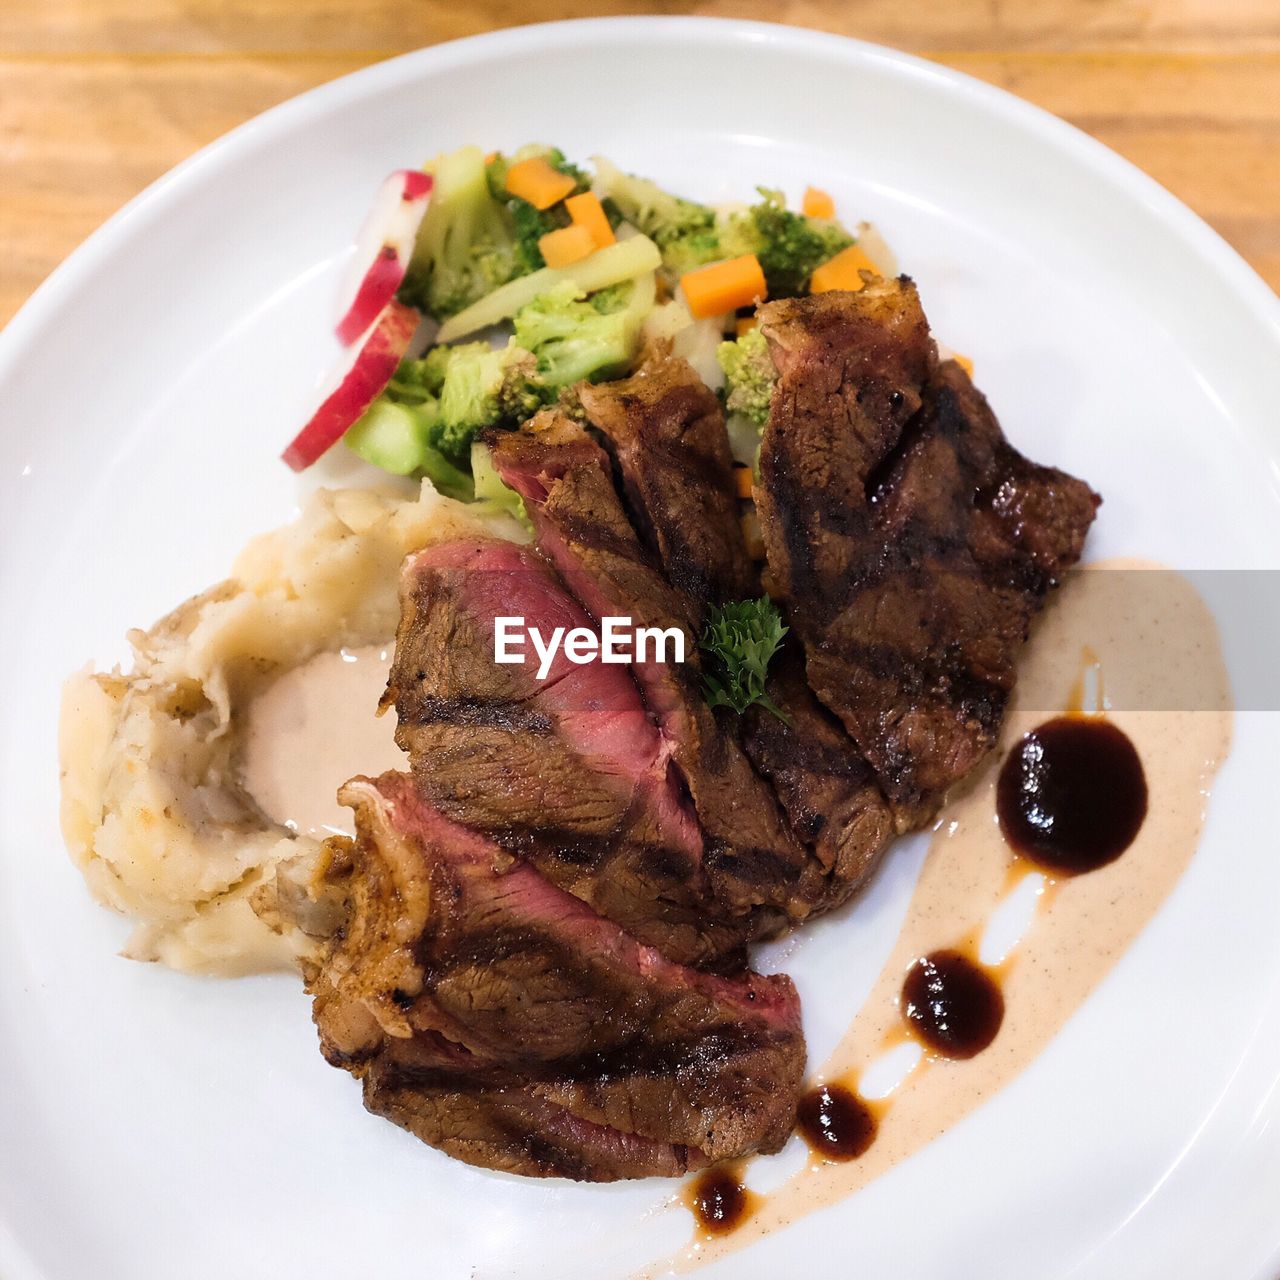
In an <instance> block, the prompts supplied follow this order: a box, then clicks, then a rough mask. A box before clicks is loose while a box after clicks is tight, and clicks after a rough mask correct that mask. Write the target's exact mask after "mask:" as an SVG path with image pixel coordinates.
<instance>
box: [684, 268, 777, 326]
mask: <svg viewBox="0 0 1280 1280" xmlns="http://www.w3.org/2000/svg"><path fill="white" fill-rule="evenodd" d="M680 287H681V288H682V289H683V290H684V297H685V301H686V302H687V303H688V304H689V310H690V311H691V312H692V313H693V315H694V317H695V318H696V319H698V320H705V319H706V318H707V317H708V316H722V315H724V313H725V312H726V311H736V310H737V309H738V308H739V307H749V306H751V305H752V304H753V303H756V302H760V301H762V300H763V299H764V297H765V296H766V291H765V283H764V271H763V269H762V268H761V266H760V260H759V259H758V258H757V257H756V255H755V254H754V253H748V254H744V255H743V256H742V257H741V258H730V259H729V260H728V261H727V262H713V263H712V264H711V265H710V266H709V267H699V268H698V270H697V271H690V272H689V274H688V275H685V276H681V277H680Z"/></svg>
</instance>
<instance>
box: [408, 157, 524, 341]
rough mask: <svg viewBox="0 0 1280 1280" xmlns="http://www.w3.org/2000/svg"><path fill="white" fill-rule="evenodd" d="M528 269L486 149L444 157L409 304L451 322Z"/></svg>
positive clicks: (421, 236)
mask: <svg viewBox="0 0 1280 1280" xmlns="http://www.w3.org/2000/svg"><path fill="white" fill-rule="evenodd" d="M523 269H524V268H523V264H522V263H521V262H520V260H519V259H518V257H517V254H516V244H515V235H514V232H513V230H512V227H511V220H510V216H509V215H508V213H507V211H506V209H505V208H504V207H503V206H502V204H501V203H500V202H499V201H497V200H495V199H494V198H493V195H492V194H491V193H490V190H489V183H488V181H487V178H486V175H485V163H484V155H483V154H482V152H481V151H480V148H479V147H462V148H460V149H459V150H457V151H454V152H451V153H450V154H448V155H444V156H441V157H440V159H439V160H438V161H437V162H436V168H435V186H434V188H433V189H432V192H431V202H430V204H428V205H427V212H426V216H425V217H424V218H423V220H422V226H421V228H420V229H419V231H418V243H417V247H416V248H415V250H414V255H413V262H412V263H411V264H410V270H409V275H408V278H407V280H406V281H405V284H404V286H403V289H402V295H403V297H404V299H405V301H407V302H410V303H412V304H413V305H415V306H418V307H421V308H422V309H423V310H425V311H427V312H429V313H430V314H431V315H433V316H436V317H437V318H440V317H445V316H451V315H454V314H456V313H457V312H459V311H461V310H462V309H463V308H464V307H468V306H470V305H471V304H472V303H473V302H476V301H478V300H479V299H480V298H482V297H484V295H485V294H486V293H490V292H492V291H493V290H494V289H496V288H497V287H498V286H499V285H502V284H506V282H507V281H508V280H510V279H512V278H513V277H515V276H517V275H520V274H522V270H523Z"/></svg>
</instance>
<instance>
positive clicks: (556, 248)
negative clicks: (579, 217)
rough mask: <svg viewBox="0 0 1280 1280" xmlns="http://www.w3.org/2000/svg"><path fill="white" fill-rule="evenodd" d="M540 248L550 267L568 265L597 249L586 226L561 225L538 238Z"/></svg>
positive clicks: (579, 260)
mask: <svg viewBox="0 0 1280 1280" xmlns="http://www.w3.org/2000/svg"><path fill="white" fill-rule="evenodd" d="M538 248H539V249H541V250H542V257H543V259H544V260H545V261H546V264H547V266H549V267H567V266H570V265H571V264H572V263H575V262H581V261H582V259H583V258H586V257H588V256H590V255H591V254H593V253H595V251H596V242H595V241H594V240H593V239H592V238H591V232H590V231H588V230H587V229H586V227H579V226H576V225H575V226H571V227H560V228H559V230H556V231H548V232H547V234H546V235H545V236H540V237H539V238H538Z"/></svg>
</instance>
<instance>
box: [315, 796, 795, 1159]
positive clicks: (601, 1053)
mask: <svg viewBox="0 0 1280 1280" xmlns="http://www.w3.org/2000/svg"><path fill="white" fill-rule="evenodd" d="M342 799H343V801H344V803H347V804H350V805H351V806H352V807H353V808H354V809H355V811H356V830H357V837H356V839H355V841H353V842H349V844H348V845H347V846H346V847H345V848H342V849H340V850H338V851H337V856H336V857H335V858H334V861H333V864H332V867H331V869H330V872H329V877H330V879H331V880H333V881H335V882H336V883H337V885H338V886H339V887H340V888H341V889H342V890H343V891H344V893H345V901H346V914H345V919H344V923H343V926H342V928H341V930H340V931H339V932H338V934H337V935H335V939H334V942H333V944H332V946H331V949H330V953H329V955H328V957H327V958H326V960H325V962H324V964H323V966H322V967H321V970H320V972H319V973H318V974H317V975H316V977H315V978H314V980H313V982H312V990H313V992H314V993H315V996H316V1001H315V1016H316V1022H317V1025H318V1027H319V1029H320V1033H321V1042H322V1046H323V1048H324V1050H325V1054H326V1056H327V1057H328V1058H329V1059H330V1061H332V1062H334V1064H335V1065H339V1066H343V1067H345V1068H347V1069H349V1070H351V1071H352V1072H353V1074H355V1075H357V1076H360V1077H361V1078H363V1079H364V1080H365V1092H366V1103H367V1105H369V1106H370V1107H371V1108H372V1109H374V1110H378V1111H381V1112H384V1113H385V1114H388V1115H389V1116H390V1117H391V1118H392V1119H394V1120H396V1121H397V1122H398V1123H402V1124H404V1125H405V1126H406V1127H408V1128H410V1129H412V1130H413V1132H415V1133H416V1134H418V1136H420V1137H422V1138H424V1139H425V1140H426V1141H429V1142H433V1143H435V1144H437V1145H441V1146H443V1147H445V1148H446V1149H448V1150H450V1151H451V1152H453V1153H454V1154H458V1155H460V1156H462V1158H464V1159H468V1160H472V1161H473V1162H475V1163H481V1164H486V1165H489V1166H491V1167H498V1168H510V1169H516V1170H518V1171H522V1172H540V1173H558V1174H562V1175H564V1176H569V1177H593V1178H611V1177H619V1176H639V1175H640V1174H643V1173H671V1172H678V1171H680V1170H681V1169H682V1168H686V1167H689V1166H690V1164H694V1165H696V1164H698V1163H701V1162H702V1161H703V1160H706V1159H712V1160H714V1159H722V1158H728V1157H731V1156H738V1155H744V1154H748V1153H750V1152H753V1151H757V1150H761V1151H772V1150H777V1149H778V1147H780V1146H781V1145H782V1143H783V1142H784V1141H785V1139H786V1136H787V1134H788V1132H789V1131H790V1127H791V1124H792V1121H793V1118H794V1111H795V1104H796V1094H797V1091H798V1088H799V1084H800V1078H801V1075H802V1072H803V1068H804V1043H803V1038H802V1036H801V1033H800V1026H799V1004H798V1001H797V998H796V994H795V989H794V988H793V987H792V985H791V983H790V980H789V979H786V978H764V977H760V976H759V975H756V974H753V973H743V974H741V975H739V976H737V977H734V978H723V977H717V976H715V975H712V974H708V973H703V972H700V971H697V970H692V969H686V968H683V967H681V966H679V965H675V964H672V963H671V962H669V961H667V960H665V959H664V958H663V957H662V956H661V955H660V954H659V953H658V952H657V951H655V950H654V949H653V948H651V947H647V946H644V945H643V944H641V943H639V942H636V941H635V940H634V939H632V938H631V937H629V936H628V935H627V934H626V933H624V932H623V931H622V930H621V929H619V928H618V927H617V926H616V925H614V924H612V923H611V922H609V921H607V920H605V919H603V918H602V917H600V916H598V915H596V914H595V912H593V911H592V910H591V909H590V908H589V907H587V906H586V905H585V904H584V903H582V902H581V901H579V900H578V899H577V898H575V897H573V896H572V895H569V894H566V893H564V892H562V891H561V890H559V889H557V888H555V887H554V886H553V885H552V884H550V883H549V882H548V881H547V880H545V879H543V878H542V877H541V876H540V875H539V874H538V873H537V872H536V871H535V870H534V869H533V868H532V867H530V866H528V865H526V864H524V863H521V862H516V863H515V864H514V865H511V866H509V867H504V864H505V863H506V862H508V861H509V860H508V859H506V858H505V857H504V855H503V853H502V851H501V850H500V849H499V848H498V847H497V846H495V845H494V844H492V843H491V842H490V841H489V840H487V839H486V838H484V837H483V836H480V835H477V834H475V833H474V832H469V831H467V830H465V829H464V828H462V827H459V826H458V825H457V824H456V823H453V822H450V821H449V820H448V819H447V818H445V817H444V816H443V815H442V814H441V813H439V812H438V811H437V810H435V809H434V808H432V806H431V805H430V804H429V803H427V802H426V801H425V800H424V799H423V798H422V796H421V794H420V792H419V790H418V789H417V787H416V786H415V784H414V781H413V780H412V779H411V778H410V777H409V776H408V775H404V774H385V775H383V777H381V778H379V779H377V780H376V781H370V780H368V779H356V780H354V781H353V782H351V783H348V784H347V786H346V788H344V790H343V793H342Z"/></svg>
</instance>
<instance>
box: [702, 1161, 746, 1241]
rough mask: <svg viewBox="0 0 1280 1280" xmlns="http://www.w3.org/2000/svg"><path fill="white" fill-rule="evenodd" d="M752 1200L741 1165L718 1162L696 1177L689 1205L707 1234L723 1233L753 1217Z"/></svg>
mask: <svg viewBox="0 0 1280 1280" xmlns="http://www.w3.org/2000/svg"><path fill="white" fill-rule="evenodd" d="M753 1199H754V1197H753V1196H752V1194H751V1192H750V1191H748V1190H747V1188H746V1187H745V1186H744V1185H743V1182H742V1169H741V1167H740V1166H738V1165H736V1164H718V1165H714V1166H713V1167H712V1168H710V1169H708V1170H707V1171H706V1172H705V1173H701V1174H699V1175H698V1177H697V1178H695V1179H694V1182H693V1186H692V1187H691V1188H690V1190H689V1200H688V1204H689V1208H690V1209H692V1210H693V1216H694V1217H695V1218H696V1219H697V1221H698V1226H699V1228H700V1229H701V1230H702V1231H703V1232H704V1233H705V1234H707V1235H713V1236H720V1235H725V1234H726V1233H728V1232H730V1231H732V1230H733V1229H734V1227H736V1226H738V1225H739V1223H741V1222H744V1221H745V1220H746V1219H747V1218H748V1217H750V1216H751V1208H752V1201H753Z"/></svg>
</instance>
